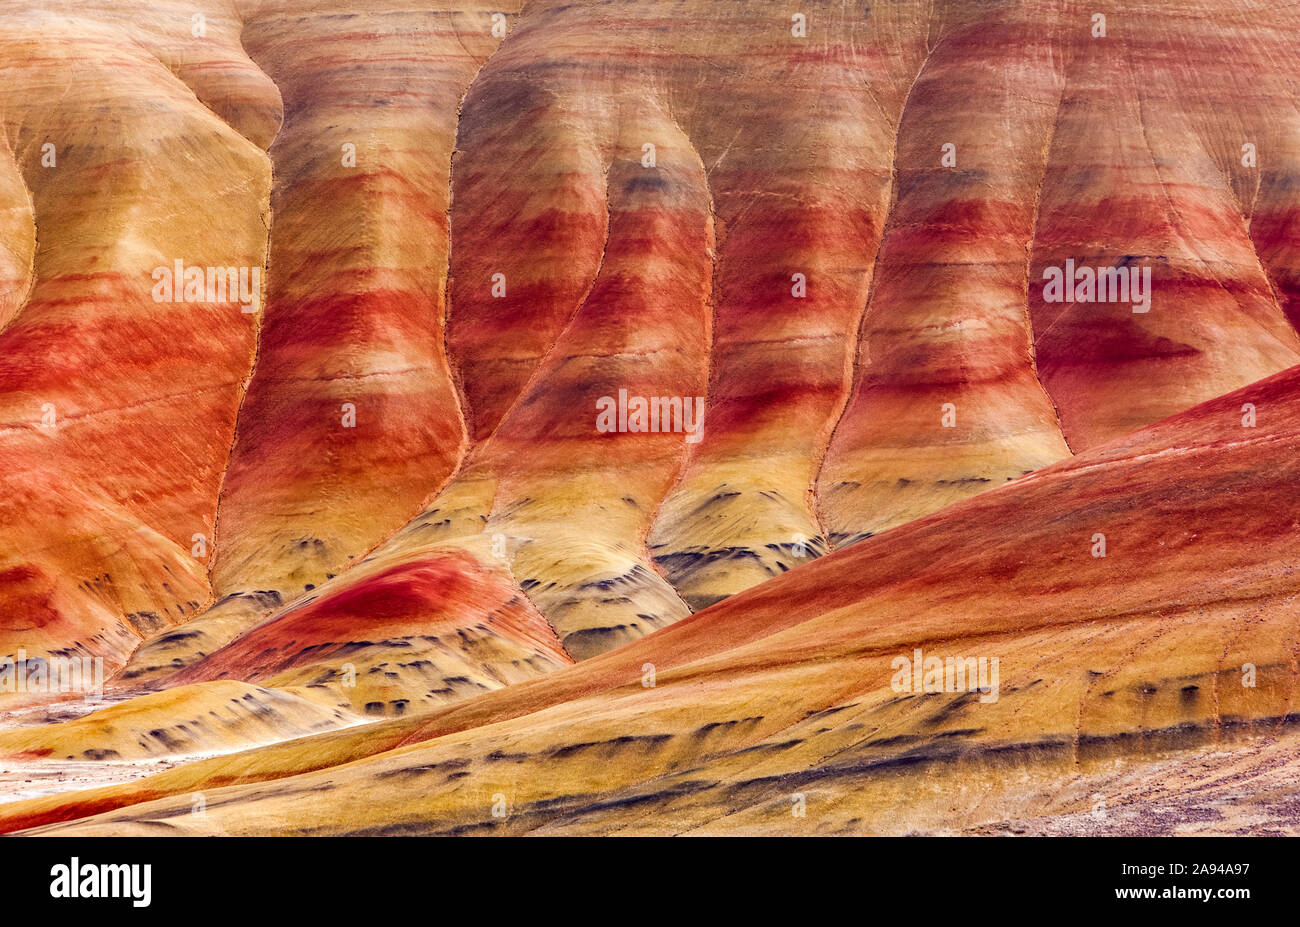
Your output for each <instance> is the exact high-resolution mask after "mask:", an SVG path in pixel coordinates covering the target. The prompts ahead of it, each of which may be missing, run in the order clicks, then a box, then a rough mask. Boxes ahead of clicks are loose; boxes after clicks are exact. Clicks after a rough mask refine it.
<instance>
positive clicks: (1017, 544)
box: [0, 369, 1300, 834]
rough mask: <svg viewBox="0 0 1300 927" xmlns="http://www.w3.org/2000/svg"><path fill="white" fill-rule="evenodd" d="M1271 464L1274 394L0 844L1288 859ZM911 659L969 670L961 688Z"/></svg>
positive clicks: (1287, 575) (1293, 521) (1296, 533)
mask: <svg viewBox="0 0 1300 927" xmlns="http://www.w3.org/2000/svg"><path fill="white" fill-rule="evenodd" d="M1243 407H1247V408H1249V407H1253V408H1254V410H1255V412H1256V415H1257V418H1256V422H1257V423H1256V424H1255V425H1253V426H1251V425H1249V424H1247V423H1248V422H1249V421H1250V419H1249V418H1244V417H1243ZM1298 450H1300V369H1296V370H1292V371H1288V372H1286V373H1284V374H1281V375H1279V376H1275V377H1272V378H1270V379H1267V380H1265V381H1262V382H1261V383H1258V384H1255V385H1253V386H1250V387H1248V388H1246V389H1244V390H1241V391H1239V392H1237V393H1234V394H1232V395H1229V396H1226V397H1223V398H1220V399H1217V400H1214V401H1211V402H1209V403H1206V404H1204V405H1201V406H1198V407H1196V408H1194V409H1192V410H1190V411H1188V412H1185V413H1182V414H1180V415H1177V416H1175V417H1173V418H1171V419H1169V420H1167V421H1164V422H1161V423H1159V424H1157V425H1155V426H1153V427H1150V428H1147V429H1144V430H1141V431H1139V432H1137V433H1135V434H1134V435H1132V436H1130V437H1128V438H1123V439H1119V440H1117V441H1113V442H1110V443H1108V444H1105V445H1102V446H1099V447H1097V448H1095V449H1093V450H1091V451H1089V452H1087V453H1085V454H1082V455H1079V456H1078V457H1075V458H1073V459H1071V460H1069V461H1066V462H1064V463H1062V464H1058V465H1056V466H1053V467H1049V468H1047V469H1044V470H1042V471H1039V472H1037V473H1035V474H1033V475H1031V476H1029V477H1026V478H1025V479H1022V480H1018V481H1016V482H1015V483H1014V484H1011V485H1008V486H1006V487H1002V488H999V489H996V490H992V491H990V492H987V493H984V494H981V495H979V496H977V497H975V498H972V499H970V500H967V501H966V502H963V503H960V504H958V505H955V506H952V507H950V508H948V509H946V510H944V511H943V512H941V513H938V514H936V515H932V516H929V517H926V518H923V519H919V520H917V521H914V522H912V523H910V524H908V525H905V526H903V527H900V528H897V529H895V530H892V531H888V532H885V533H883V534H881V535H878V536H875V537H872V538H869V539H867V540H865V541H862V542H861V543H859V544H856V545H854V546H852V547H850V548H848V549H845V550H843V551H839V552H836V553H834V554H831V555H828V556H826V557H824V558H822V559H820V560H818V561H817V562H815V563H812V564H809V565H806V566H803V567H800V568H798V569H795V570H792V571H790V572H789V573H788V574H786V575H784V576H782V577H780V578H778V579H775V580H773V581H771V582H768V583H765V584H763V585H762V586H761V587H759V588H757V589H753V590H751V591H749V592H746V593H743V594H741V595H737V596H734V597H732V598H730V599H728V600H727V601H725V602H722V603H720V604H718V605H716V606H713V607H712V608H709V609H706V610H704V611H702V612H700V613H698V614H696V615H694V616H692V617H691V618H689V619H686V620H683V621H681V622H678V623H677V624H676V625H674V626H673V627H671V628H668V629H665V630H663V631H661V632H658V633H656V634H653V635H650V636H649V637H646V638H645V639H643V640H641V641H638V642H636V643H634V644H630V645H628V646H626V647H624V648H621V649H619V650H617V651H615V652H612V653H609V654H606V655H603V656H600V657H597V658H593V659H591V660H588V661H585V662H584V663H582V664H579V665H577V666H574V667H570V668H568V669H563V670H559V671H557V672H554V673H552V674H550V675H549V676H546V677H543V678H541V679H537V680H533V681H530V682H524V683H520V684H518V685H514V686H510V687H508V688H506V689H503V690H500V691H497V692H492V693H488V694H486V695H483V696H480V697H478V698H475V699H472V700H469V701H466V702H462V703H460V704H458V705H456V706H453V707H451V708H448V709H446V710H443V711H440V712H437V713H432V714H429V715H427V716H425V717H421V718H412V719H404V720H397V721H388V722H384V723H382V724H379V725H377V726H372V727H371V728H369V729H368V730H365V731H362V732H358V731H344V732H341V733H334V734H325V735H321V736H317V737H310V738H306V739H301V740H297V741H291V742H288V743H285V744H281V745H277V746H274V747H270V748H266V749H263V750H258V751H251V752H248V753H245V754H241V755H237V756H233V757H226V758H220V759H216V760H208V761H202V762H198V763H194V764H190V765H189V766H186V767H181V768H179V769H175V770H171V771H169V772H167V773H164V774H162V775H160V776H157V777H154V778H152V779H147V780H143V781H141V782H138V783H133V784H130V785H126V786H117V787H111V788H107V789H100V790H94V791H91V792H86V793H83V794H80V795H66V796H61V797H55V798H51V799H44V800H37V801H31V802H23V803H17V804H12V805H6V806H3V807H0V815H3V821H4V824H5V826H6V827H7V828H9V829H14V828H22V827H32V826H36V825H40V824H45V823H51V822H57V821H61V820H68V819H70V818H76V817H81V816H83V815H89V814H93V813H94V812H101V813H100V814H99V816H96V817H89V818H87V819H85V820H83V821H79V822H75V823H73V824H70V825H68V826H66V827H64V828H60V831H63V830H67V831H70V832H79V833H141V834H164V833H178V834H179V833H245V834H257V833H280V832H290V833H357V832H364V833H466V832H469V833H476V832H510V833H522V832H530V833H537V832H550V833H553V832H566V833H610V832H618V833H640V832H645V833H725V832H763V833H902V832H911V831H932V830H939V831H950V830H964V829H978V830H982V831H988V830H993V831H996V830H999V829H1005V828H1011V829H1014V830H1021V831H1023V830H1027V829H1030V828H1033V829H1035V830H1044V831H1054V832H1060V831H1066V832H1074V831H1091V830H1101V831H1104V830H1106V829H1108V828H1110V829H1115V830H1139V831H1159V832H1166V831H1175V830H1190V831H1197V830H1210V831H1232V830H1236V829H1251V830H1253V831H1255V832H1261V831H1269V830H1274V831H1283V832H1294V831H1295V828H1296V823H1295V814H1294V807H1295V790H1296V783H1297V781H1298V780H1297V776H1296V773H1297V769H1296V765H1295V764H1296V763H1297V762H1300V754H1298V752H1297V746H1298V744H1300V741H1298V740H1297V738H1296V732H1295V730H1294V717H1295V715H1294V709H1293V703H1294V698H1295V694H1296V680H1297V669H1296V656H1295V655H1296V646H1297V644H1296V621H1297V607H1296V602H1295V600H1296V594H1297V591H1300V576H1298V575H1297V568H1296V565H1295V550H1296V545H1297V541H1298V540H1300V498H1297V496H1296V494H1295V493H1294V491H1293V489H1294V486H1295V485H1296V481H1297V479H1300V454H1298V453H1297V451H1298ZM1103 544H1104V547H1103ZM1103 554H1104V556H1103ZM918 651H920V654H919V657H920V659H921V661H922V663H921V668H920V670H919V671H917V672H916V673H915V675H913V671H912V670H911V668H910V667H909V668H907V669H905V670H902V671H900V666H899V661H900V660H912V659H915V658H916V657H917V656H918V653H917V652H918ZM931 657H938V658H940V659H942V660H944V661H945V667H946V661H947V659H948V658H957V657H966V658H974V661H975V662H976V663H977V664H978V663H979V662H980V661H984V662H983V667H984V669H982V670H980V671H978V672H973V674H972V678H969V679H967V680H965V682H964V683H962V682H961V681H960V680H959V679H957V677H956V676H955V674H951V675H950V676H949V677H947V678H945V677H944V675H943V673H940V675H939V676H932V675H929V674H930V672H931V668H930V666H929V665H927V664H926V663H925V661H926V660H927V659H928V658H931ZM995 660H996V661H997V662H996V664H994V663H993V661H995ZM913 681H916V682H919V686H914V685H912V683H913ZM945 683H947V684H946V685H945ZM977 683H981V684H984V685H983V689H984V691H979V690H978V689H976V684H977ZM936 684H937V686H936ZM936 687H937V688H938V690H939V691H933V690H934V689H935V688H936ZM954 688H958V689H961V691H953V689H954ZM909 689H910V691H909ZM266 780H270V781H266ZM231 783H234V784H231ZM241 783H242V784H241ZM223 786H224V787H223ZM196 792H197V793H202V794H204V797H205V811H204V813H203V814H202V815H196V814H192V813H191V810H192V807H193V802H192V795H193V794H194V793H196ZM109 809H116V810H109Z"/></svg>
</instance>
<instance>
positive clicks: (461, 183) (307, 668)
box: [0, 0, 1300, 716]
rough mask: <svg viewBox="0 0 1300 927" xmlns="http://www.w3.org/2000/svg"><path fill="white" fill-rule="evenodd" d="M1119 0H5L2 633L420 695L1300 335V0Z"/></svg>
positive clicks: (975, 478)
mask: <svg viewBox="0 0 1300 927" xmlns="http://www.w3.org/2000/svg"><path fill="white" fill-rule="evenodd" d="M1101 15H1104V16H1105V17H1106V19H1105V22H1104V24H1099V23H1098V22H1097V21H1096V18H1095V16H1094V11H1090V10H1084V9H1082V8H1080V7H1078V6H1077V5H1076V4H1072V3H1065V2H1057V0H996V2H987V0H943V2H932V0H923V2H922V0H915V2H914V0H897V2H889V3H878V4H871V5H870V6H869V7H867V6H864V5H845V4H841V3H838V2H818V0H808V2H801V3H797V4H796V3H773V2H771V0H707V2H706V0H699V2H694V0H691V2H666V0H665V2H633V0H618V2H586V0H583V2H568V0H565V2H559V0H535V2H528V3H524V4H520V3H518V2H513V0H512V2H509V3H504V4H502V5H501V6H498V5H497V4H496V0H483V2H478V0H451V2H445V3H443V2H439V3H427V2H416V0H238V2H236V0H212V2H204V3H202V4H200V3H197V2H194V0H166V2H163V3H157V2H144V0H11V2H8V3H6V4H5V5H4V10H3V11H2V12H0V62H3V64H4V72H5V75H6V78H5V80H4V81H3V82H0V127H2V131H0V326H2V327H0V655H5V656H17V655H18V654H20V653H22V654H25V655H26V656H27V657H28V658H29V659H40V658H44V657H50V656H73V657H102V658H103V659H104V660H105V661H106V663H107V668H108V671H109V673H110V675H112V674H113V673H114V672H116V671H118V670H121V675H120V678H119V680H118V684H119V687H120V688H124V690H125V691H127V692H128V693H129V692H133V691H137V688H138V687H140V686H144V685H150V686H153V685H159V684H168V685H170V684H177V683H182V682H203V681H206V680H211V679H218V678H220V679H232V678H237V679H240V680H241V681H245V682H249V681H257V682H259V684H260V683H261V682H269V683H270V684H272V685H273V686H286V687H297V688H310V687H313V686H315V687H321V686H323V687H326V688H329V687H331V686H333V687H334V689H332V690H331V691H332V692H333V695H332V698H333V700H334V701H333V703H332V706H331V707H341V708H344V709H346V710H347V711H349V712H361V713H364V714H366V715H374V714H382V715H387V716H395V715H398V714H402V713H405V712H408V711H412V710H415V709H416V708H430V707H436V706H437V705H440V704H442V703H444V702H446V701H449V700H453V699H456V698H460V697H463V696H464V695H466V694H471V693H476V692H480V691H482V690H483V689H485V688H494V687H499V686H502V685H506V684H507V683H513V682H516V681H519V680H521V679H524V678H528V677H531V676H535V675H539V674H543V673H545V672H548V671H549V670H551V669H553V668H555V667H558V666H565V665H567V664H568V663H569V662H571V661H572V660H582V659H586V658H590V657H593V656H596V655H599V654H601V653H604V652H607V651H609V650H611V649H613V648H616V647H619V646H621V645H625V644H627V643H629V642H632V641H635V640H637V639H639V638H640V637H641V636H643V635H645V634H648V633H650V632H652V631H654V630H655V629H658V628H663V627H666V626H668V625H671V624H672V623H674V622H676V621H679V620H681V619H683V618H685V617H686V616H688V615H689V614H690V613H691V612H692V611H694V610H698V609H700V608H703V607H705V606H708V605H711V604H713V603H715V602H718V601H719V600H721V599H723V598H725V597H726V596H728V595H732V594H735V593H737V592H740V591H743V590H745V589H749V588H752V587H754V586H755V585H757V584H760V583H763V582H765V581H768V580H770V579H771V578H773V577H776V576H779V575H781V574H782V573H783V572H784V571H786V570H788V569H791V568H793V567H796V566H798V565H799V564H803V563H807V562H809V561H811V560H813V559H815V558H816V557H818V556H819V555H821V554H823V553H825V552H826V551H828V550H832V549H835V548H837V547H842V546H844V545H846V544H848V543H850V542H853V541H856V540H859V539H861V538H864V537H868V536H870V535H872V534H876V533H879V532H881V531H885V530H887V529H889V528H891V527H895V526H897V525H900V524H904V523H906V522H908V521H909V520H911V519H914V518H917V517H921V516H924V515H927V514H929V513H932V512H934V511H936V510H938V509H940V508H942V507H943V506H945V505H948V504H950V503H953V502H956V501H959V500H961V499H964V498H967V497H969V496H971V495H973V494H975V493H977V492H980V491H982V490H985V489H988V488H991V487H994V486H998V485H1002V484H1004V483H1006V482H1007V481H1009V480H1012V479H1015V478H1018V477H1020V476H1021V475H1023V474H1024V473H1026V472H1030V471H1035V470H1038V469H1040V468H1041V467H1043V466H1046V465H1048V464H1050V463H1053V462H1055V461H1057V460H1060V459H1062V458H1064V457H1066V456H1067V455H1068V454H1069V453H1070V452H1071V450H1074V451H1081V450H1087V449H1089V448H1092V447H1096V446H1098V445H1099V444H1101V443H1103V442H1105V441H1108V440H1111V439H1113V438H1115V437H1118V436H1120V435H1122V434H1125V433H1127V432H1129V431H1131V430H1132V429H1134V428H1137V427H1140V426H1143V425H1146V424H1149V423H1151V422H1153V421H1155V420H1157V419H1160V418H1163V417H1165V416H1168V415H1170V414H1173V413H1176V412H1178V411H1181V410H1183V409H1186V408H1188V407H1190V406H1191V405H1193V404H1195V403H1197V402H1201V401H1204V400H1207V399H1210V398H1212V397H1214V396H1216V395H1220V394H1223V393H1224V392H1227V391H1229V390H1231V389H1236V388H1239V387H1241V386H1243V385H1245V384H1247V383H1250V382H1253V381H1255V380H1257V379H1259V378H1261V377H1264V376H1267V375H1270V374H1273V373H1276V372H1277V371H1280V370H1282V369H1284V368H1286V367H1289V366H1291V365H1293V364H1295V363H1297V362H1300V340H1298V339H1297V336H1296V333H1295V331H1294V329H1293V327H1292V323H1293V322H1295V321H1296V320H1297V318H1300V309H1297V304H1296V299H1297V293H1298V292H1300V291H1298V290H1297V281H1298V280H1300V276H1298V275H1300V261H1298V259H1297V254H1298V252H1297V249H1296V244H1295V242H1296V236H1295V232H1294V229H1295V227H1296V222H1297V210H1298V209H1300V199H1298V197H1300V194H1298V193H1297V191H1300V131H1297V129H1298V128H1300V122H1298V121H1297V120H1298V118H1300V117H1297V112H1296V108H1295V105H1294V100H1295V94H1296V89H1297V77H1296V58H1295V55H1294V39H1295V35H1296V34H1297V32H1300V19H1298V18H1297V17H1298V16H1300V14H1298V13H1297V10H1296V8H1295V7H1294V6H1284V5H1280V4H1274V3H1267V2H1262V0H1261V2H1247V3H1242V4H1233V5H1225V4H1222V3H1220V2H1217V0H1215V2H1210V0H1206V2H1182V0H1180V2H1173V0H1169V2H1162V0H1149V2H1147V0H1144V2H1135V3H1131V4H1123V5H1122V8H1119V7H1118V6H1117V8H1115V9H1107V10H1105V11H1103V12H1102V13H1101ZM177 262H180V266H181V268H183V269H184V268H190V269H195V268H197V269H199V270H213V269H234V270H235V271H236V272H237V273H235V276H234V278H232V279H234V280H236V281H238V283H239V287H238V289H239V294H238V298H235V295H234V294H233V293H231V292H217V291H212V290H208V289H202V288H201V289H200V290H199V291H196V292H190V291H189V289H188V287H186V286H182V282H183V281H184V280H185V279H186V277H187V273H185V272H182V273H180V274H179V275H177V277H176V280H175V281H174V283H175V285H174V286H171V287H170V290H169V292H168V293H164V294H163V296H162V297H161V298H160V295H159V290H158V287H159V286H160V285H161V284H162V283H163V278H166V279H170V278H169V277H167V275H169V274H171V273H172V272H173V271H172V269H173V268H175V267H176V266H177ZM1066 267H1079V268H1084V267H1086V268H1088V269H1089V273H1094V272H1095V271H1096V269H1097V268H1100V269H1101V270H1103V271H1108V272H1111V277H1110V279H1111V281H1112V283H1115V282H1116V279H1117V278H1116V277H1115V276H1114V274H1119V273H1124V274H1125V280H1131V281H1132V282H1133V285H1134V287H1135V289H1133V290H1132V291H1131V292H1127V293H1122V294H1121V293H1119V291H1118V290H1116V292H1115V293H1114V294H1111V295H1113V296H1114V299H1113V300H1112V301H1109V302H1088V301H1086V300H1082V293H1083V290H1082V289H1081V290H1080V291H1079V294H1080V296H1081V300H1075V301H1070V300H1068V299H1067V300H1065V301H1060V300H1058V299H1057V298H1056V295H1059V294H1056V295H1053V294H1052V293H1049V292H1048V290H1047V288H1046V286H1045V283H1044V281H1045V279H1046V278H1047V277H1048V276H1050V274H1051V273H1052V272H1054V271H1055V272H1060V271H1061V270H1062V269H1063V268H1066ZM159 274H162V275H163V278H160V277H159V276H158V275H159ZM1129 275H1131V276H1129ZM1148 276H1149V281H1148V279H1147V278H1148ZM1139 283H1141V284H1142V290H1141V292H1140V293H1139V292H1138V291H1137V289H1136V287H1137V285H1138V284H1139ZM245 284H247V287H245ZM232 285H233V284H232ZM1116 286H1117V284H1116ZM245 290H247V292H245ZM1074 292H1075V291H1074V288H1073V281H1072V284H1071V288H1070V293H1071V295H1074ZM1094 295H1095V293H1094ZM624 396H627V397H629V401H630V402H632V403H635V402H637V401H645V400H647V399H649V398H666V399H668V400H669V405H668V406H667V407H666V408H668V409H670V410H673V411H672V414H673V416H674V417H673V419H672V422H671V425H670V424H668V423H663V424H664V427H660V428H658V430H654V429H651V430H647V431H637V430H636V428H637V427H639V424H638V421H637V419H636V417H635V413H633V415H632V416H630V417H629V416H626V415H624V414H623V413H621V412H620V413H619V415H617V416H615V417H614V418H612V419H610V420H608V421H607V422H606V423H605V424H606V425H609V426H610V427H609V428H606V427H603V426H602V425H601V423H600V420H599V418H598V414H597V410H598V409H599V408H600V407H601V405H600V404H601V403H602V401H604V400H608V401H610V402H613V401H615V399H617V400H618V401H619V403H620V404H621V403H622V398H623V397H624ZM672 402H676V403H677V404H676V406H673V405H672V404H671V403H672ZM620 407H621V406H620ZM701 410H702V412H701ZM641 424H643V423H641ZM624 425H626V426H627V430H624V429H623V426H624ZM611 428H612V429H613V430H610V429H611ZM1116 543H1119V544H1122V543H1123V542H1122V541H1117V542H1116ZM899 556H904V557H907V556H912V555H911V554H909V553H900V554H899ZM923 559H924V555H923V554H922V553H921V552H920V551H918V552H916V553H915V556H914V560H917V561H919V560H923ZM452 574H455V575H452ZM458 591H459V592H467V594H465V595H459V594H458ZM471 593H472V594H471ZM320 614H329V615H333V616H334V618H333V619H332V620H330V621H326V622H320V623H318V622H316V621H315V620H314V618H313V617H312V616H318V615H320ZM286 629H287V630H286ZM248 634H253V635H254V636H253V637H251V638H244V635H248ZM226 648H233V649H226ZM284 648H288V650H289V651H291V652H289V653H286V652H284ZM352 649H356V650H357V651H358V653H360V654H361V659H360V660H353V661H349V660H346V659H345V656H346V653H347V652H348V651H350V650H352ZM407 656H409V657H411V659H406V657H407ZM336 657H339V658H338V659H336ZM345 663H350V664H351V665H352V669H353V670H355V671H356V672H357V673H359V674H360V676H361V679H362V683H363V684H362V685H361V686H360V687H359V689H358V690H357V691H354V692H341V691H338V688H339V687H338V685H337V681H338V679H339V677H340V675H341V674H342V673H343V672H344V669H343V666H344V664H345ZM182 670H184V671H185V672H186V673H187V674H188V675H186V676H181V677H177V678H175V679H172V680H170V681H168V677H169V676H170V675H171V674H174V673H177V672H178V671H182ZM349 672H351V671H349ZM309 694H310V693H309ZM315 694H320V693H315ZM4 699H5V702H6V704H7V703H8V702H9V701H10V696H9V695H8V694H5V695H4ZM19 701H21V698H20V699H19Z"/></svg>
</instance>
